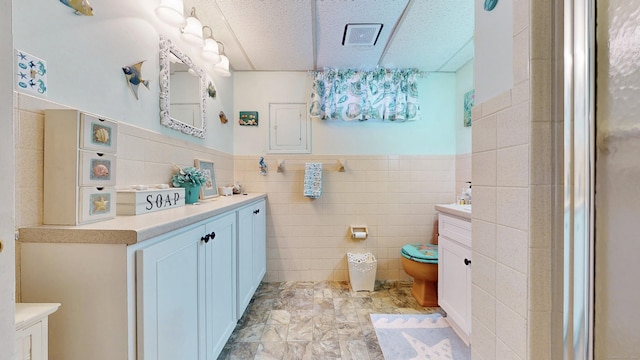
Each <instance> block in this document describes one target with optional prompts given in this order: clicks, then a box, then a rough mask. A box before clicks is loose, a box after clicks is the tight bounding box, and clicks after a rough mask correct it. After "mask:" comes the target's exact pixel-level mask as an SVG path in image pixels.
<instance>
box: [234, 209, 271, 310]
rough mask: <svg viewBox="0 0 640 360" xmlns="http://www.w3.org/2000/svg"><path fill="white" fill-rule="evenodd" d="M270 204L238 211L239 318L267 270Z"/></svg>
mask: <svg viewBox="0 0 640 360" xmlns="http://www.w3.org/2000/svg"><path fill="white" fill-rule="evenodd" d="M266 246H267V245H266V205H265V201H264V200H262V201H258V202H255V203H253V204H251V205H249V206H246V207H244V208H242V209H240V210H238V308H237V316H238V319H239V318H240V317H241V316H242V313H244V310H245V309H246V307H247V305H248V304H249V301H251V297H252V296H253V294H254V293H255V291H256V289H258V286H259V285H260V282H261V281H262V278H263V277H264V274H265V273H266V271H267V254H266Z"/></svg>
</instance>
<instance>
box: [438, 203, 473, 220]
mask: <svg viewBox="0 0 640 360" xmlns="http://www.w3.org/2000/svg"><path fill="white" fill-rule="evenodd" d="M436 210H437V211H440V212H443V213H447V214H450V215H456V216H460V217H463V218H466V219H471V204H465V205H460V204H443V205H436Z"/></svg>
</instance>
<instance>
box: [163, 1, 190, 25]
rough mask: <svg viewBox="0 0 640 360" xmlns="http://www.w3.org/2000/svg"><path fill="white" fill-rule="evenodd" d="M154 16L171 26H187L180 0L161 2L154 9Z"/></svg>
mask: <svg viewBox="0 0 640 360" xmlns="http://www.w3.org/2000/svg"><path fill="white" fill-rule="evenodd" d="M156 15H157V16H158V18H160V20H162V21H163V22H165V23H167V24H169V25H171V26H175V27H183V26H185V25H186V24H187V21H186V20H185V18H184V4H183V3H182V0H161V1H160V5H159V6H158V7H157V8H156Z"/></svg>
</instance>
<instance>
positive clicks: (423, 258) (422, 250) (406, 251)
mask: <svg viewBox="0 0 640 360" xmlns="http://www.w3.org/2000/svg"><path fill="white" fill-rule="evenodd" d="M400 254H401V255H402V257H401V258H400V261H401V263H402V268H403V269H404V272H406V273H407V275H409V276H411V277H412V278H413V288H412V289H411V294H412V295H413V297H414V298H415V299H416V300H417V301H418V304H420V306H425V307H430V306H438V245H435V244H408V245H405V246H403V247H402V250H400Z"/></svg>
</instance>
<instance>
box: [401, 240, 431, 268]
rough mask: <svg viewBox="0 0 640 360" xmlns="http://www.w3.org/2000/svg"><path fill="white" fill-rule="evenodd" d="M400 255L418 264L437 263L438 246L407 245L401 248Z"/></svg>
mask: <svg viewBox="0 0 640 360" xmlns="http://www.w3.org/2000/svg"><path fill="white" fill-rule="evenodd" d="M400 254H402V256H403V257H405V258H407V259H409V260H413V261H416V262H420V263H425V264H437V263H438V245H434V244H407V245H405V246H403V247H402V249H401V250H400Z"/></svg>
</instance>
